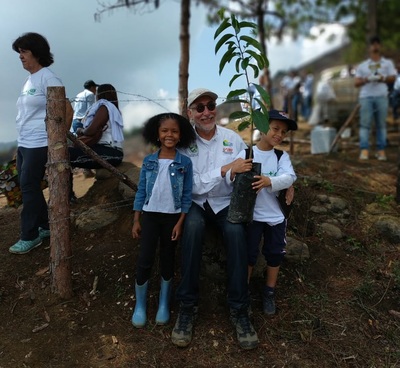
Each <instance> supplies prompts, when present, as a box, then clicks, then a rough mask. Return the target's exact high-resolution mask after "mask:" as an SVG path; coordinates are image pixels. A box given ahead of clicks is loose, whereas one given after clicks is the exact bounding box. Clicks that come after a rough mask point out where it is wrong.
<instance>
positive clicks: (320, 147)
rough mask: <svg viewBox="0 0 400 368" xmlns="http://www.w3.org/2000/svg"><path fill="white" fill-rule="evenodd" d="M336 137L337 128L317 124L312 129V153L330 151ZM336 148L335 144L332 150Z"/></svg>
mask: <svg viewBox="0 0 400 368" xmlns="http://www.w3.org/2000/svg"><path fill="white" fill-rule="evenodd" d="M335 137H336V129H335V128H331V127H326V128H325V127H321V126H316V127H315V128H314V129H313V130H312V131H311V153H312V154H316V153H328V152H329V150H330V148H331V144H332V142H333V140H334V139H335ZM336 150H337V145H335V147H334V148H333V150H332V151H336Z"/></svg>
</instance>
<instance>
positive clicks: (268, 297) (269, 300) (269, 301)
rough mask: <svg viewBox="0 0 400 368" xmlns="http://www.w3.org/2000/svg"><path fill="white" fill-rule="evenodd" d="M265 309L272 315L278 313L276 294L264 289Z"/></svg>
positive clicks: (265, 311) (265, 312)
mask: <svg viewBox="0 0 400 368" xmlns="http://www.w3.org/2000/svg"><path fill="white" fill-rule="evenodd" d="M263 311H264V314H268V315H270V316H272V315H274V314H275V313H276V306H275V294H274V292H272V291H267V290H265V289H264V291H263Z"/></svg>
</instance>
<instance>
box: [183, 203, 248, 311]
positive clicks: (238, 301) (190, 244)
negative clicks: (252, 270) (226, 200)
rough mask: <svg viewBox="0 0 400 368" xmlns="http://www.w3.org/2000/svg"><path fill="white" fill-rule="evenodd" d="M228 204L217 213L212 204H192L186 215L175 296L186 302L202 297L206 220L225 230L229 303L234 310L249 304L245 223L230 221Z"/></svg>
mask: <svg viewBox="0 0 400 368" xmlns="http://www.w3.org/2000/svg"><path fill="white" fill-rule="evenodd" d="M227 214H228V207H226V208H224V209H223V210H222V211H220V212H218V213H217V214H214V212H213V211H212V209H211V208H210V207H206V210H203V209H202V208H201V207H200V206H198V205H197V204H195V203H193V204H192V207H191V208H190V210H189V213H188V214H187V215H186V217H185V227H184V230H183V236H182V244H181V247H182V249H181V254H182V260H181V265H182V266H181V282H180V284H179V286H178V289H177V293H176V297H177V300H178V301H180V302H181V303H182V304H184V305H189V306H193V305H196V304H197V302H198V298H199V278H200V267H201V259H202V250H203V239H204V233H205V226H206V222H207V221H210V222H212V223H214V224H215V225H217V226H218V228H219V229H220V230H221V231H222V235H223V238H224V243H225V248H226V262H227V274H228V305H229V307H230V308H232V309H241V308H244V307H247V306H248V285H247V244H246V232H245V227H244V225H243V224H233V223H231V222H229V221H227V219H226V217H227Z"/></svg>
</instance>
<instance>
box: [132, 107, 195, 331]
mask: <svg viewBox="0 0 400 368" xmlns="http://www.w3.org/2000/svg"><path fill="white" fill-rule="evenodd" d="M143 137H144V139H145V141H146V142H148V143H151V144H153V145H155V146H157V147H159V150H158V151H157V152H155V153H153V154H150V155H148V156H146V157H145V158H144V160H143V165H142V169H141V171H140V179H139V185H138V191H137V193H136V196H135V201H134V205H133V209H134V211H135V214H134V219H133V228H132V235H133V238H135V239H138V238H141V244H140V253H139V258H138V262H137V270H136V283H135V293H136V305H135V310H134V312H133V316H132V324H133V325H134V326H135V327H138V328H139V327H143V326H144V325H145V324H146V319H147V316H146V304H147V286H148V280H149V278H150V274H151V268H152V266H153V263H154V259H155V255H156V247H157V244H158V241H159V242H160V273H161V289H160V297H159V307H158V311H157V315H156V324H159V325H161V324H166V323H167V322H168V321H169V315H170V313H169V299H170V294H171V279H172V276H173V274H174V264H175V247H176V244H177V240H178V238H179V236H180V235H181V233H182V226H183V220H184V218H185V214H186V213H187V212H188V211H189V208H190V206H191V203H192V183H193V169H192V162H191V160H190V158H188V157H187V156H184V155H182V154H181V153H179V152H178V151H177V148H181V147H182V148H187V147H189V145H190V144H191V143H192V142H193V141H194V140H195V132H194V129H193V128H192V126H191V124H190V122H189V121H188V120H187V119H186V118H184V117H183V116H181V115H178V114H174V113H163V114H159V115H156V116H154V117H152V118H151V119H150V120H148V121H147V122H146V124H145V126H144V130H143Z"/></svg>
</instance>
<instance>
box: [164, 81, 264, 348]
mask: <svg viewBox="0 0 400 368" xmlns="http://www.w3.org/2000/svg"><path fill="white" fill-rule="evenodd" d="M217 98H218V96H217V94H216V93H214V92H212V91H210V90H208V89H204V88H199V89H195V90H194V91H192V92H191V93H190V94H189V96H188V101H187V102H188V117H189V120H190V121H191V122H192V124H193V125H194V129H195V131H196V142H195V144H193V145H191V146H190V147H189V148H187V149H185V150H182V153H183V154H185V155H186V156H189V157H190V158H191V160H192V163H193V192H192V206H191V207H190V210H189V212H188V214H187V215H186V218H185V225H184V230H183V236H182V249H181V254H182V261H181V281H180V283H179V285H178V288H177V292H176V298H177V300H178V301H179V303H180V309H179V314H178V317H177V320H176V323H175V326H174V328H173V331H172V334H171V340H172V342H173V344H175V345H177V346H179V347H185V346H188V345H189V344H190V342H191V340H192V332H193V324H194V321H195V318H196V315H197V305H198V299H199V278H200V265H201V259H202V247H203V238H204V232H205V226H206V222H212V223H214V224H216V225H217V226H218V228H219V229H220V230H222V234H223V237H224V243H225V246H226V262H227V274H228V285H227V294H228V305H229V308H230V317H231V321H232V322H233V324H234V326H235V328H236V334H237V338H238V340H239V344H240V346H241V347H242V348H244V349H253V348H255V347H257V345H258V336H257V333H256V331H255V330H254V327H253V326H252V324H251V322H250V319H249V315H248V299H249V298H248V284H247V245H246V233H245V227H244V224H233V223H230V222H228V221H227V214H228V207H229V203H230V196H231V192H232V181H231V180H230V174H228V172H229V170H231V169H233V170H234V172H237V173H239V172H246V171H250V170H251V166H252V164H251V159H248V160H243V159H241V158H238V159H235V157H236V156H237V155H238V154H239V152H240V151H242V150H243V149H244V148H246V144H245V143H244V142H243V140H242V138H241V137H240V136H239V135H238V134H237V133H235V132H234V131H233V130H230V129H227V128H223V127H221V126H217V125H216V100H217Z"/></svg>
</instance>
